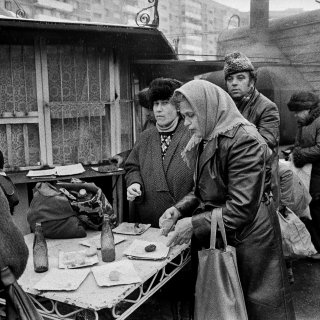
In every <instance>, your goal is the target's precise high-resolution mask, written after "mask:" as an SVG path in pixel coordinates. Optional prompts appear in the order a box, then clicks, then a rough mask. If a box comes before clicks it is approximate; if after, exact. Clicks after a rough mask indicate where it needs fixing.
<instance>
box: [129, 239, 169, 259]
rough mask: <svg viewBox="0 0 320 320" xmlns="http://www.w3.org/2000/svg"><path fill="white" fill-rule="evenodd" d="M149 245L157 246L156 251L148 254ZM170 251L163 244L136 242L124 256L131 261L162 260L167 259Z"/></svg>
mask: <svg viewBox="0 0 320 320" xmlns="http://www.w3.org/2000/svg"><path fill="white" fill-rule="evenodd" d="M149 245H155V246H156V249H155V250H154V251H152V252H147V251H146V250H145V248H146V247H147V246H149ZM169 249H170V248H169V247H167V246H166V245H165V244H163V243H161V242H151V241H143V240H134V241H133V242H132V244H131V245H130V246H129V247H128V248H127V249H126V250H125V251H124V252H123V254H124V255H126V256H127V257H128V258H130V259H142V260H162V259H165V258H166V257H167V255H168V252H169Z"/></svg>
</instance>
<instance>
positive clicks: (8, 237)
mask: <svg viewBox="0 0 320 320" xmlns="http://www.w3.org/2000/svg"><path fill="white" fill-rule="evenodd" d="M0 208H1V210H0V211H1V212H0V240H1V241H0V268H1V269H2V268H4V267H6V266H9V267H10V269H11V271H12V272H13V274H14V275H15V277H16V278H17V279H18V278H19V277H20V276H21V275H22V273H23V271H24V270H25V267H26V265H27V261H28V255H29V252H28V247H27V245H26V243H25V242H24V238H23V235H22V233H21V231H20V230H19V229H18V227H17V226H16V225H15V224H14V222H13V220H12V216H11V214H10V209H9V204H8V201H7V198H6V197H5V195H4V193H3V191H2V189H1V188H0Z"/></svg>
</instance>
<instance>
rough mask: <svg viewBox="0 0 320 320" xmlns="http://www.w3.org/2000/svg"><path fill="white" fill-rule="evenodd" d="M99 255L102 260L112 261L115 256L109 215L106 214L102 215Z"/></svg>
mask: <svg viewBox="0 0 320 320" xmlns="http://www.w3.org/2000/svg"><path fill="white" fill-rule="evenodd" d="M101 257H102V261H104V262H112V261H114V260H115V258H116V249H115V245H114V238H113V233H112V230H111V227H110V217H109V216H108V215H106V214H105V215H104V216H103V224H102V230H101Z"/></svg>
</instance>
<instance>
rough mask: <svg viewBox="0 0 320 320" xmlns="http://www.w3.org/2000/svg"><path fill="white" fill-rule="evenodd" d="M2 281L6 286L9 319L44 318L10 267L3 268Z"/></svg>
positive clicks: (34, 319) (5, 293)
mask: <svg viewBox="0 0 320 320" xmlns="http://www.w3.org/2000/svg"><path fill="white" fill-rule="evenodd" d="M1 283H2V285H3V287H4V295H5V299H6V319H7V320H18V319H19V320H43V317H42V316H41V315H40V313H39V312H38V310H37V309H36V307H35V306H34V304H33V302H32V301H31V299H30V298H29V296H28V295H27V294H26V293H25V292H24V291H23V289H22V288H21V286H20V285H19V284H18V282H17V280H16V278H15V276H14V274H13V273H12V271H11V270H10V268H9V267H5V268H3V269H1Z"/></svg>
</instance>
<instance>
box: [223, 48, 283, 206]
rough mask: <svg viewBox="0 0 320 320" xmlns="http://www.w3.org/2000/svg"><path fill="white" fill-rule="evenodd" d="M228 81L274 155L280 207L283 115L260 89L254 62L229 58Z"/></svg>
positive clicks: (230, 90)
mask: <svg viewBox="0 0 320 320" xmlns="http://www.w3.org/2000/svg"><path fill="white" fill-rule="evenodd" d="M223 70H224V77H225V81H226V86H227V89H228V93H229V95H230V96H231V98H232V99H233V101H234V102H235V104H236V106H237V107H238V110H239V111H240V112H241V114H242V115H243V116H244V117H245V118H246V119H247V120H249V121H250V122H251V123H253V124H254V125H255V126H256V127H257V129H258V132H259V133H260V135H261V136H262V137H263V138H264V139H265V141H266V142H267V144H268V146H269V148H270V149H271V151H272V153H273V161H272V180H273V181H272V193H273V197H274V201H275V203H276V205H277V206H278V205H279V187H278V186H279V177H278V145H279V126H280V115H279V111H278V108H277V106H276V104H275V103H273V102H272V101H271V100H269V99H268V98H267V97H265V96H264V95H263V94H261V93H260V92H259V91H258V90H257V89H256V88H255V83H256V80H257V78H256V72H255V69H254V66H253V65H252V63H251V61H250V60H249V59H248V57H246V56H245V55H244V54H243V53H241V52H233V53H229V54H227V55H226V56H225V64H224V69H223Z"/></svg>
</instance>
